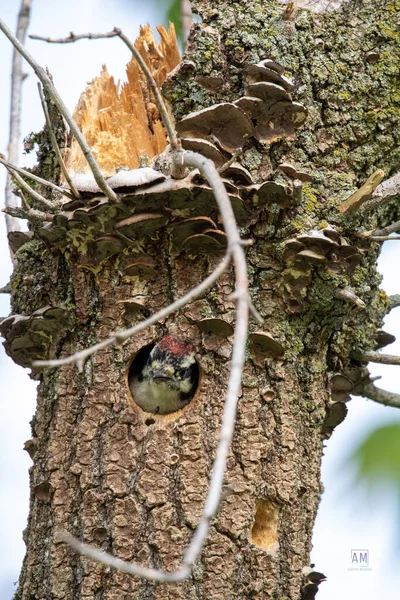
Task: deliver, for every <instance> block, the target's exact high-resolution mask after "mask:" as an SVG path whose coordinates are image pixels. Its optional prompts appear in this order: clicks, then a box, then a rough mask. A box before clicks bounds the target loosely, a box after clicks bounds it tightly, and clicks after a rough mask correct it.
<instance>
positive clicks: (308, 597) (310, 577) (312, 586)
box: [301, 564, 326, 600]
mask: <svg viewBox="0 0 400 600" xmlns="http://www.w3.org/2000/svg"><path fill="white" fill-rule="evenodd" d="M314 567H315V565H314V564H312V565H310V567H304V568H303V574H304V575H305V577H306V582H305V584H304V586H303V588H302V593H301V600H314V599H315V596H316V594H317V592H318V586H319V584H320V583H322V582H323V581H326V576H325V575H324V574H323V573H319V572H318V571H314Z"/></svg>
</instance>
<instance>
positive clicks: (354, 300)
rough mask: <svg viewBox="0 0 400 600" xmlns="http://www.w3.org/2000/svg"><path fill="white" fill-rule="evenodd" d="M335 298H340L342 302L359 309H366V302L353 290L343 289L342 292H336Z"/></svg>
mask: <svg viewBox="0 0 400 600" xmlns="http://www.w3.org/2000/svg"><path fill="white" fill-rule="evenodd" d="M335 296H336V298H340V300H344V301H345V302H348V303H349V304H353V305H354V306H358V307H359V308H365V302H363V300H361V298H359V297H358V296H357V295H356V294H355V292H354V291H353V290H352V289H351V288H342V289H340V290H336V292H335Z"/></svg>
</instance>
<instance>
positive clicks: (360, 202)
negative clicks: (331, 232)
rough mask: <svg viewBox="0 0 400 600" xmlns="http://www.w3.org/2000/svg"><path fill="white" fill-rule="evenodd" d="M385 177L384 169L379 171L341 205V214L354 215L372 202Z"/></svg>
mask: <svg viewBox="0 0 400 600" xmlns="http://www.w3.org/2000/svg"><path fill="white" fill-rule="evenodd" d="M384 176H385V172H384V171H382V169H377V170H376V171H375V173H373V174H372V175H371V176H370V177H368V179H367V181H366V182H365V183H363V185H362V186H361V187H360V188H359V189H358V190H356V191H355V192H354V193H353V194H351V196H349V197H348V198H346V200H344V201H343V202H342V203H341V204H340V205H339V210H340V212H342V213H345V212H347V213H352V212H355V211H356V210H359V209H360V208H361V206H364V205H365V203H366V202H367V200H370V198H371V197H372V195H373V193H374V191H375V190H376V188H377V187H378V186H379V184H380V183H381V181H382V179H383V178H384Z"/></svg>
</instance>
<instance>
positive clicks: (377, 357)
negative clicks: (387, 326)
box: [362, 350, 400, 365]
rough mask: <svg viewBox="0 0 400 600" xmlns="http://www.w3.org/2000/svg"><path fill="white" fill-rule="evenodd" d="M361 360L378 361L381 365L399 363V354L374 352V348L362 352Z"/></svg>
mask: <svg viewBox="0 0 400 600" xmlns="http://www.w3.org/2000/svg"><path fill="white" fill-rule="evenodd" d="M362 360H366V361H368V362H375V363H380V364H381V365H400V356H394V355H392V354H381V353H380V352H375V351H374V350H369V351H368V352H364V354H363V356H362Z"/></svg>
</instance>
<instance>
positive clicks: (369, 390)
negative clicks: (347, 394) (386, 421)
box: [355, 383, 400, 408]
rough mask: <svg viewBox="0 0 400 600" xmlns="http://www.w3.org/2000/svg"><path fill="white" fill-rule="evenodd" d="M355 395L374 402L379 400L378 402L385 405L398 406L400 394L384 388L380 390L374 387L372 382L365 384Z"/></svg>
mask: <svg viewBox="0 0 400 600" xmlns="http://www.w3.org/2000/svg"><path fill="white" fill-rule="evenodd" d="M355 395H356V396H364V397H365V398H369V399H370V400H373V401H374V402H379V404H384V405H385V406H393V407H394V408H400V394H395V393H393V392H387V391H386V390H382V389H381V388H378V387H376V385H374V384H373V383H370V384H368V385H365V386H364V387H363V389H362V391H361V392H360V393H359V394H355Z"/></svg>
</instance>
